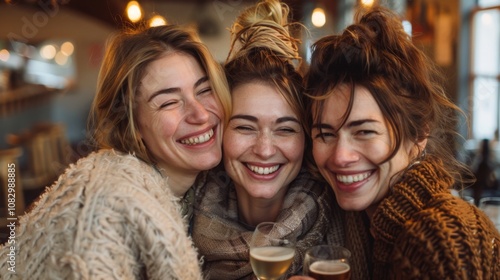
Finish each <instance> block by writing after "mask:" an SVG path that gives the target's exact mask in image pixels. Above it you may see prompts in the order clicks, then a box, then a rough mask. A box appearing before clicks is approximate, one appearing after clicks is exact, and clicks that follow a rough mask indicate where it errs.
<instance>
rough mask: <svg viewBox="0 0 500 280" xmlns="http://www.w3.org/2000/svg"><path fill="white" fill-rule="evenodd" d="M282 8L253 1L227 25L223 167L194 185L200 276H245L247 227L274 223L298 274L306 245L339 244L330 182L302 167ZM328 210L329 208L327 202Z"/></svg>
mask: <svg viewBox="0 0 500 280" xmlns="http://www.w3.org/2000/svg"><path fill="white" fill-rule="evenodd" d="M288 12H289V9H288V6H287V5H285V4H284V3H280V2H279V1H277V0H269V1H261V2H259V3H257V4H256V5H254V6H251V7H250V8H248V9H247V10H245V11H244V12H242V13H241V15H240V16H239V17H238V18H237V20H236V22H235V23H234V25H233V27H232V29H231V31H232V42H231V51H230V54H229V56H228V61H227V62H226V64H225V72H226V76H227V78H228V82H229V85H230V90H231V95H232V108H233V110H232V114H231V115H230V117H229V124H228V125H227V129H226V131H225V134H224V139H223V163H224V164H223V166H220V167H219V168H217V169H215V170H212V171H211V172H209V174H208V176H207V178H206V181H205V184H204V186H203V187H202V188H200V189H199V190H198V197H200V199H201V201H200V202H199V203H197V204H198V205H197V207H196V208H195V217H194V225H193V240H194V242H195V245H196V246H197V247H198V250H199V253H200V254H201V255H202V256H203V259H204V267H203V271H204V274H205V275H206V276H207V277H208V278H209V279H254V278H255V276H254V275H253V272H252V268H251V265H250V261H249V258H250V257H249V245H248V244H249V243H250V239H251V236H252V233H253V230H254V229H255V227H256V226H257V224H259V223H261V222H266V221H273V222H278V223H283V224H285V225H287V226H288V227H290V228H291V229H292V230H293V232H294V234H296V235H297V239H298V241H297V250H296V254H295V258H294V261H293V263H292V265H291V266H290V268H289V270H288V271H287V275H288V276H290V275H293V274H297V273H300V271H301V267H302V260H303V254H304V251H305V250H306V249H308V248H309V247H311V246H314V245H318V244H325V243H327V242H332V243H339V244H342V243H343V237H344V235H343V228H342V217H341V211H340V210H339V209H338V208H336V209H333V208H335V206H337V205H336V204H335V203H332V201H334V198H333V197H332V193H331V190H330V188H329V187H328V186H327V185H325V184H324V183H320V182H318V181H316V180H314V179H313V178H312V177H311V175H310V174H309V173H308V172H307V171H306V170H305V169H304V168H303V161H304V160H303V159H304V151H305V150H306V149H307V147H308V144H307V142H308V141H306V137H305V130H304V120H305V114H304V109H303V108H304V100H303V84H302V83H303V78H302V76H301V74H300V73H299V71H298V70H297V69H298V67H297V66H298V65H299V63H298V62H300V57H299V55H298V46H297V43H298V42H297V40H295V39H294V38H293V37H292V36H291V35H290V31H289V30H288V28H289V24H288V19H287V18H288ZM337 207H338V206H337Z"/></svg>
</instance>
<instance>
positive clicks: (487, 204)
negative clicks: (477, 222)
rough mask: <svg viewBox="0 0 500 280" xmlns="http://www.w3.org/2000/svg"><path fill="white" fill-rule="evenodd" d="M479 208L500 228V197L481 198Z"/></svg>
mask: <svg viewBox="0 0 500 280" xmlns="http://www.w3.org/2000/svg"><path fill="white" fill-rule="evenodd" d="M479 209H481V210H483V211H484V213H486V215H488V217H489V218H490V219H491V221H492V222H493V223H494V224H495V227H496V228H497V229H498V230H500V197H483V198H481V200H479Z"/></svg>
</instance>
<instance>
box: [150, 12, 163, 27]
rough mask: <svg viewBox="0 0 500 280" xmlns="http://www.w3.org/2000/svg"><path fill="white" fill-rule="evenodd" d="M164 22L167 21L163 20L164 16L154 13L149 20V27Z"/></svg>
mask: <svg viewBox="0 0 500 280" xmlns="http://www.w3.org/2000/svg"><path fill="white" fill-rule="evenodd" d="M166 24H167V21H166V20H165V18H164V17H162V16H160V15H155V16H153V17H152V18H151V19H150V20H149V26H150V27H154V26H160V25H166Z"/></svg>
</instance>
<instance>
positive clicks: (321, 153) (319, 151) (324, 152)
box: [312, 142, 330, 166]
mask: <svg viewBox="0 0 500 280" xmlns="http://www.w3.org/2000/svg"><path fill="white" fill-rule="evenodd" d="M312 146H313V147H312V154H313V158H314V161H315V162H316V165H318V166H322V165H324V164H325V162H326V160H327V158H328V156H329V154H330V153H329V151H328V149H327V148H326V146H325V145H322V144H320V143H317V142H313V145H312Z"/></svg>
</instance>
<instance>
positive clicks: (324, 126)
mask: <svg viewBox="0 0 500 280" xmlns="http://www.w3.org/2000/svg"><path fill="white" fill-rule="evenodd" d="M376 122H378V121H377V120H374V119H362V120H356V121H352V122H349V123H347V127H355V126H360V125H362V124H364V123H376ZM312 128H313V129H314V128H315V129H332V130H334V129H335V128H334V127H333V126H331V125H329V124H326V123H315V124H313V125H312Z"/></svg>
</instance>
